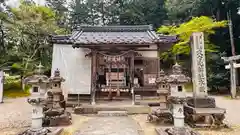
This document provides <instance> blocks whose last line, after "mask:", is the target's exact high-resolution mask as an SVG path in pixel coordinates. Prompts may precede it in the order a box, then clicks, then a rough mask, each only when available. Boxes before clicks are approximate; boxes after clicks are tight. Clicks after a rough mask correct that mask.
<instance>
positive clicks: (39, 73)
mask: <svg viewBox="0 0 240 135" xmlns="http://www.w3.org/2000/svg"><path fill="white" fill-rule="evenodd" d="M42 68H43V66H42V65H41V64H39V65H38V66H37V69H36V70H35V74H34V75H32V76H29V77H27V78H25V79H24V83H25V84H30V85H32V84H41V83H49V78H48V77H47V76H46V75H43V70H42Z"/></svg>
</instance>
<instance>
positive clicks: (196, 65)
mask: <svg viewBox="0 0 240 135" xmlns="http://www.w3.org/2000/svg"><path fill="white" fill-rule="evenodd" d="M191 39H192V40H191V54H192V79H193V91H194V95H195V96H202V95H207V77H206V62H205V49H204V35H203V33H202V32H195V33H193V34H192V38H191Z"/></svg>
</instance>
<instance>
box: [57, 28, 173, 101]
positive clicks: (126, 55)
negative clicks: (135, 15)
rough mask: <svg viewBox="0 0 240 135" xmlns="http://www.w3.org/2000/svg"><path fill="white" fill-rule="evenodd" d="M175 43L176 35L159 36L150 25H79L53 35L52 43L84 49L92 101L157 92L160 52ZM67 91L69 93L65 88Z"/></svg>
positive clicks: (147, 94) (151, 94)
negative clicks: (69, 31) (156, 81)
mask: <svg viewBox="0 0 240 135" xmlns="http://www.w3.org/2000/svg"><path fill="white" fill-rule="evenodd" d="M175 42H177V37H176V36H166V35H159V34H157V33H155V32H154V31H153V29H152V27H151V25H136V26H81V27H79V28H78V29H77V30H75V31H74V32H73V33H72V34H70V35H59V36H54V37H52V43H53V44H58V45H60V44H64V45H68V46H69V45H71V47H72V49H73V51H74V50H77V49H84V50H87V51H84V52H85V53H84V57H85V59H90V61H91V66H90V67H91V69H89V70H91V71H90V72H91V78H90V83H91V84H89V85H90V87H89V89H90V93H89V95H91V98H92V100H93V102H95V98H97V99H99V98H107V99H110V100H113V99H118V98H129V99H130V98H132V93H133V92H134V93H135V94H139V95H143V96H153V95H156V92H157V86H156V83H155V80H156V78H157V76H158V73H159V71H160V60H159V53H160V52H162V51H164V50H166V49H168V48H169V47H170V46H171V45H172V44H173V43H175ZM68 54H69V55H70V53H68ZM55 65H56V64H55ZM80 66H81V65H80ZM83 66H85V64H84V65H83ZM58 68H59V69H60V72H62V71H61V67H58ZM79 70H80V69H79ZM84 73H85V72H82V73H81V75H83V74H84ZM86 77H87V76H86ZM65 78H66V77H65ZM78 79H81V77H79V78H78ZM66 80H68V78H66ZM83 81H84V79H83ZM66 89H69V90H70V88H66ZM79 91H81V89H79ZM66 93H67V95H68V94H69V92H68V90H65V95H66ZM70 94H75V93H73V92H72V93H70ZM76 94H79V93H77V92H76ZM80 94H81V92H80Z"/></svg>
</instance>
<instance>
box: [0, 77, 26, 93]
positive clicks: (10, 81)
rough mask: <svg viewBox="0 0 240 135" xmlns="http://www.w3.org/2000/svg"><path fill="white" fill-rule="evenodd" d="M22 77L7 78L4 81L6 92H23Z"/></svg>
mask: <svg viewBox="0 0 240 135" xmlns="http://www.w3.org/2000/svg"><path fill="white" fill-rule="evenodd" d="M20 79H21V78H20V76H6V77H5V79H4V86H3V88H4V91H8V90H14V91H19V90H20V91H21V90H22V85H21V80H20Z"/></svg>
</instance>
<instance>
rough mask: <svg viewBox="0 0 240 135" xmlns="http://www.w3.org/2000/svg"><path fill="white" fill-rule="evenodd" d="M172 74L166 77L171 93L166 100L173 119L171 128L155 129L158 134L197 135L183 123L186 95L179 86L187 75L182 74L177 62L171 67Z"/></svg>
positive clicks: (185, 80)
mask: <svg viewBox="0 0 240 135" xmlns="http://www.w3.org/2000/svg"><path fill="white" fill-rule="evenodd" d="M172 70H173V71H172V74H170V75H169V76H168V77H167V78H166V82H167V83H168V84H169V85H170V91H171V95H170V96H169V97H168V102H169V103H170V104H171V105H172V107H171V111H172V116H173V121H174V127H173V128H167V129H156V131H157V132H158V133H159V134H160V135H162V134H163V135H198V133H196V132H194V131H192V130H191V129H188V128H186V127H185V125H184V110H183V104H184V103H185V100H186V95H185V93H184V92H183V91H181V90H179V89H178V87H179V86H183V85H184V84H185V83H187V82H189V81H190V78H189V77H186V76H185V75H184V74H182V69H181V66H180V65H178V64H177V63H176V64H175V65H174V66H173V68H172Z"/></svg>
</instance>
